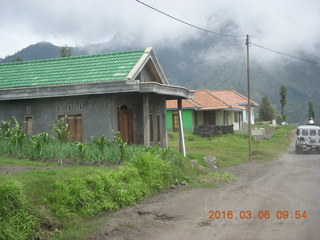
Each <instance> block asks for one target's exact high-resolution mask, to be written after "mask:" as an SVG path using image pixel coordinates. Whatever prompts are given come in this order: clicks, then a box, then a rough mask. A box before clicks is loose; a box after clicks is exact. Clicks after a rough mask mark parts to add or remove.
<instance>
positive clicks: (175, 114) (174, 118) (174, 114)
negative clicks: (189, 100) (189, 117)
mask: <svg viewBox="0 0 320 240" xmlns="http://www.w3.org/2000/svg"><path fill="white" fill-rule="evenodd" d="M178 130H179V115H178V111H173V112H172V131H174V132H178Z"/></svg>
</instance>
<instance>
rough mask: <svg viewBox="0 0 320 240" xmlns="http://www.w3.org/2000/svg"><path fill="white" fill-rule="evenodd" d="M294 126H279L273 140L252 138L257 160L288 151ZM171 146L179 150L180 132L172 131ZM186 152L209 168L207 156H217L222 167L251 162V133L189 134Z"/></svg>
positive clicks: (265, 159) (269, 158)
mask: <svg viewBox="0 0 320 240" xmlns="http://www.w3.org/2000/svg"><path fill="white" fill-rule="evenodd" d="M291 131H292V128H291V127H290V126H281V127H278V128H277V129H276V130H275V132H274V133H273V137H272V138H271V139H269V140H263V141H261V142H260V141H255V140H253V141H252V151H253V160H259V161H267V160H271V159H273V158H275V157H276V156H277V155H278V154H279V153H281V152H283V151H285V150H286V149H287V147H288V146H289V143H290V136H289V134H290V132H291ZM168 139H169V147H172V148H173V149H175V150H178V149H179V147H178V133H174V132H171V133H169V138H168ZM185 143H186V152H187V157H188V158H189V159H196V160H198V162H199V163H200V164H202V165H203V166H205V167H208V165H207V164H206V163H205V162H204V160H203V157H204V156H207V155H214V156H215V157H216V159H217V165H218V167H220V168H221V167H229V166H236V165H240V164H241V163H244V162H246V161H248V136H247V135H244V134H228V135H221V136H212V137H210V138H203V137H200V136H197V135H194V134H192V133H186V134H185Z"/></svg>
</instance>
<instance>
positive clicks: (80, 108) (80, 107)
mask: <svg viewBox="0 0 320 240" xmlns="http://www.w3.org/2000/svg"><path fill="white" fill-rule="evenodd" d="M79 111H82V103H79Z"/></svg>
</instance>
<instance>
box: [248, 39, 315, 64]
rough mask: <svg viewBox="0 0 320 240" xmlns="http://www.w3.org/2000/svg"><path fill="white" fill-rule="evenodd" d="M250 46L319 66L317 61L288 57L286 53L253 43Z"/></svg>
mask: <svg viewBox="0 0 320 240" xmlns="http://www.w3.org/2000/svg"><path fill="white" fill-rule="evenodd" d="M250 44H251V45H254V46H256V47H259V48H262V49H264V50H267V51H270V52H273V53H276V54H279V55H283V56H286V57H290V58H294V59H298V60H301V61H305V62H309V63H313V64H319V62H317V61H313V60H309V59H306V58H301V57H297V56H293V55H290V54H288V53H284V52H280V51H277V50H273V49H270V48H267V47H264V46H261V45H258V44H256V43H253V42H250Z"/></svg>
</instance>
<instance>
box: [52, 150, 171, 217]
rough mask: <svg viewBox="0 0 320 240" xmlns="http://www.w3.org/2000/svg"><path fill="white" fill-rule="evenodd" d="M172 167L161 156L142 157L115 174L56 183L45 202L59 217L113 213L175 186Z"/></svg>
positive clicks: (146, 155) (108, 172)
mask: <svg viewBox="0 0 320 240" xmlns="http://www.w3.org/2000/svg"><path fill="white" fill-rule="evenodd" d="M172 167H173V165H172V164H170V163H169V162H168V161H164V160H162V159H160V158H159V157H158V156H154V155H152V154H151V153H148V152H145V153H140V154H137V155H136V156H135V157H134V158H133V159H132V160H131V161H129V162H127V163H125V164H123V165H122V166H119V167H117V168H115V169H113V170H108V171H106V170H101V171H97V172H96V173H95V174H92V175H89V176H86V177H82V178H70V179H67V180H66V181H56V182H55V183H54V184H53V186H52V191H51V192H50V193H49V194H48V195H47V197H46V202H47V203H48V204H49V206H50V207H51V208H52V210H53V212H54V213H55V214H56V215H57V216H58V217H68V216H70V215H74V214H79V215H82V216H92V215H94V214H96V213H98V212H99V211H102V210H107V211H112V210H114V209H118V208H121V207H123V206H126V205H129V204H134V203H135V202H136V201H137V200H138V199H140V198H141V197H143V196H145V195H146V194H148V193H150V192H154V191H157V190H160V189H163V188H165V187H168V186H170V185H171V184H173V183H174V182H175V179H176V176H172V171H171V170H172Z"/></svg>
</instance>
